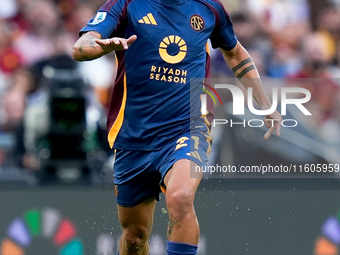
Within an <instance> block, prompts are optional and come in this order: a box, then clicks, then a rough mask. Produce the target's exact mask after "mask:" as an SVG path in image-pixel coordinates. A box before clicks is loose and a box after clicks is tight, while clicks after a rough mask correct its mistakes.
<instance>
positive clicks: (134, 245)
mask: <svg viewBox="0 0 340 255" xmlns="http://www.w3.org/2000/svg"><path fill="white" fill-rule="evenodd" d="M148 235H149V230H148V229H147V228H146V227H143V226H129V227H123V240H124V245H125V247H126V250H127V251H128V252H129V254H130V253H131V254H135V253H137V252H139V251H141V250H142V249H143V248H144V246H145V245H146V243H147V241H148Z"/></svg>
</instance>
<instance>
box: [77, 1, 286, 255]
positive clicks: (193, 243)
mask: <svg viewBox="0 0 340 255" xmlns="http://www.w3.org/2000/svg"><path fill="white" fill-rule="evenodd" d="M80 35H81V37H80V38H79V39H78V41H77V42H76V43H75V45H74V48H73V57H74V59H75V60H78V61H86V60H91V59H95V58H99V57H101V56H103V55H105V54H107V53H110V52H112V51H115V53H116V56H117V60H118V74H117V78H116V81H115V85H114V88H113V94H112V99H111V104H110V108H109V112H108V121H107V124H108V140H109V143H110V146H111V147H112V148H113V149H114V150H115V156H116V161H115V165H114V172H115V174H114V182H115V191H116V197H117V204H118V214H119V220H120V223H121V226H122V237H121V242H120V248H119V251H120V254H121V255H125V254H140V255H147V254H149V247H148V237H149V235H150V232H151V228H152V223H153V213H154V209H155V204H156V200H157V199H158V196H159V193H160V187H161V188H162V189H163V190H164V191H165V198H166V204H167V211H168V213H169V225H168V233H167V234H168V242H167V252H168V254H169V255H183V254H188V255H191V254H196V253H197V244H198V240H199V225H198V221H197V218H196V214H195V210H194V206H193V202H194V196H195V192H196V189H197V187H198V185H199V183H200V181H201V177H202V176H199V177H200V178H190V167H192V166H196V165H199V166H203V165H204V164H206V162H207V154H208V153H209V150H210V142H211V137H210V133H209V128H208V125H209V121H208V120H207V118H206V117H205V118H203V117H202V118H201V116H200V115H201V114H200V108H201V102H200V96H201V93H202V90H201V89H195V88H193V87H191V86H190V78H198V79H200V80H201V81H202V82H204V80H203V79H204V78H205V77H208V75H209V54H208V52H207V48H206V43H207V41H208V39H209V38H210V40H211V43H212V46H213V47H214V48H217V47H218V48H220V49H221V51H222V53H223V56H224V58H225V60H226V63H227V64H228V65H229V66H230V67H231V68H232V70H233V71H234V73H235V75H236V76H237V77H238V78H239V79H240V81H241V82H242V83H243V85H244V86H246V87H252V88H253V92H254V93H253V95H254V98H255V100H256V101H257V102H258V103H259V105H260V106H261V109H269V108H270V107H271V102H270V100H269V99H268V97H267V95H266V94H265V92H264V90H263V87H262V84H261V81H260V79H259V74H258V72H257V70H256V67H255V65H254V63H253V61H252V59H251V57H250V56H249V54H248V53H247V51H246V50H245V49H244V48H243V47H242V46H241V45H240V43H239V42H238V41H237V38H236V37H235V35H234V31H233V28H232V24H231V21H230V19H229V16H228V14H227V12H226V11H225V10H224V7H223V5H222V4H221V2H219V0H109V1H107V2H106V3H105V4H104V5H103V6H102V7H101V8H100V10H99V11H98V12H97V14H96V16H95V17H94V18H93V19H91V20H90V21H89V22H88V24H87V25H86V26H85V27H84V28H83V29H82V30H81V31H80ZM195 84H196V87H197V88H203V85H202V83H199V82H197V83H195ZM189 101H190V102H189ZM208 106H209V105H208ZM208 108H209V107H208ZM208 111H209V109H208ZM210 112H211V110H210ZM266 118H267V119H277V120H279V121H276V122H274V124H275V125H273V126H272V127H270V128H269V130H268V132H267V133H266V134H265V139H268V137H269V136H270V134H271V133H272V132H273V131H274V130H275V129H276V133H277V135H279V134H280V126H281V123H280V121H281V120H282V118H281V115H280V114H279V113H278V112H277V111H275V112H274V113H272V114H270V115H268V116H266ZM270 123H271V122H266V125H267V126H268V127H269V126H270Z"/></svg>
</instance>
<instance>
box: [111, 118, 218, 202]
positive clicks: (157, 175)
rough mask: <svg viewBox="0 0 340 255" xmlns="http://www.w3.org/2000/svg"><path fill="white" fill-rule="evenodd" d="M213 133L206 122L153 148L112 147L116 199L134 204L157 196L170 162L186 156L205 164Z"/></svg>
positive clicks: (162, 186)
mask: <svg viewBox="0 0 340 255" xmlns="http://www.w3.org/2000/svg"><path fill="white" fill-rule="evenodd" d="M211 142H212V137H211V135H210V130H209V129H208V128H207V126H206V125H205V124H203V125H199V126H196V127H195V128H194V129H193V130H191V131H190V132H189V133H186V134H183V135H180V136H178V137H176V138H175V139H173V140H172V142H170V143H168V144H167V145H166V146H165V147H163V148H162V149H160V150H155V151H138V150H120V149H116V150H115V163H114V184H115V194H116V199H117V203H118V205H120V206H125V207H133V206H136V205H138V204H140V203H141V202H143V201H144V200H146V199H148V198H151V197H155V198H156V199H157V200H159V194H160V192H161V188H162V189H163V191H164V190H165V187H164V183H163V179H164V177H165V175H166V173H167V172H168V171H169V170H170V169H171V167H172V166H173V164H174V163H175V162H176V161H178V160H180V159H189V160H191V161H193V162H195V163H196V164H197V165H199V166H202V167H204V166H206V164H207V162H208V154H209V152H210V145H211Z"/></svg>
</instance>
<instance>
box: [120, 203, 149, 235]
mask: <svg viewBox="0 0 340 255" xmlns="http://www.w3.org/2000/svg"><path fill="white" fill-rule="evenodd" d="M155 206H156V199H155V198H148V199H146V200H145V201H143V202H142V203H140V204H138V205H136V206H133V207H125V206H120V205H118V206H117V208H118V217H119V221H120V223H121V226H122V228H123V230H124V231H128V232H130V233H131V234H135V235H138V236H140V237H144V236H145V235H147V236H148V235H149V234H150V231H151V228H152V223H153V216H154V211H155Z"/></svg>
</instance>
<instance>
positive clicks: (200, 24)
mask: <svg viewBox="0 0 340 255" xmlns="http://www.w3.org/2000/svg"><path fill="white" fill-rule="evenodd" d="M190 25H191V27H192V28H193V29H194V30H195V31H201V30H203V28H204V25H205V23H204V20H203V18H202V17H201V16H199V15H197V14H195V15H192V16H191V18H190Z"/></svg>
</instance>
